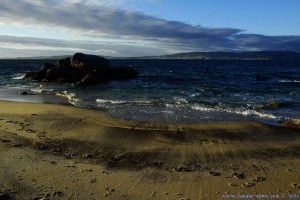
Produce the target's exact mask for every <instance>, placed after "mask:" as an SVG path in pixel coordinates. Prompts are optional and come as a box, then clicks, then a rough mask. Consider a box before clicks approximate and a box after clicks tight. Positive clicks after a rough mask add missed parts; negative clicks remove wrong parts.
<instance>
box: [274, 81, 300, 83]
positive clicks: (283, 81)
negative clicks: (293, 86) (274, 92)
mask: <svg viewBox="0 0 300 200" xmlns="http://www.w3.org/2000/svg"><path fill="white" fill-rule="evenodd" d="M278 82H279V83H300V81H299V80H279V81H278Z"/></svg>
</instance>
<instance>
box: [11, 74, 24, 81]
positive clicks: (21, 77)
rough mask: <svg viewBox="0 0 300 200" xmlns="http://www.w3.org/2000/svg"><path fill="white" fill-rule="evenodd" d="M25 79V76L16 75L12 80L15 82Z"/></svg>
mask: <svg viewBox="0 0 300 200" xmlns="http://www.w3.org/2000/svg"><path fill="white" fill-rule="evenodd" d="M24 77H25V75H24V74H15V75H13V78H12V79H14V80H22V79H23V78H24Z"/></svg>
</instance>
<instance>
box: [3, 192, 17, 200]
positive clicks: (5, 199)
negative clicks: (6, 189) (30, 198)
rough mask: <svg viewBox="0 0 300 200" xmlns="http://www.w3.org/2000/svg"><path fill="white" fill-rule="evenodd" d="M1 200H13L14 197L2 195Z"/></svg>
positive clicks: (6, 194)
mask: <svg viewBox="0 0 300 200" xmlns="http://www.w3.org/2000/svg"><path fill="white" fill-rule="evenodd" d="M0 199H1V200H13V199H14V198H13V196H12V195H11V194H8V193H0Z"/></svg>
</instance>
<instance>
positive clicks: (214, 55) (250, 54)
mask: <svg viewBox="0 0 300 200" xmlns="http://www.w3.org/2000/svg"><path fill="white" fill-rule="evenodd" d="M66 57H71V55H60V56H38V57H18V58H15V59H45V60H46V59H47V60H52V59H53V60H58V59H62V58H66ZM104 57H105V58H107V59H220V60H283V59H287V60H298V61H300V53H296V52H292V51H247V52H187V53H176V54H170V55H162V56H144V57H111V56H104Z"/></svg>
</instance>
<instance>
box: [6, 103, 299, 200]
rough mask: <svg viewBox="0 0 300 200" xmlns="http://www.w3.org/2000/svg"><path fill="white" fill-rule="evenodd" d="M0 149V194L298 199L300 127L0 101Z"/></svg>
mask: <svg viewBox="0 0 300 200" xmlns="http://www.w3.org/2000/svg"><path fill="white" fill-rule="evenodd" d="M0 152H1V153H0V163H1V165H0V180H1V181H0V199H4V198H7V199H35V200H37V199H79V200H81V199H116V200H117V199H118V200H119V199H133V200H135V199H170V200H173V199H183V200H186V199H190V200H194V199H213V200H215V199H242V197H243V196H242V195H249V196H248V197H249V199H251V198H252V199H255V198H259V195H264V196H266V195H269V196H266V197H268V198H263V199H272V198H273V199H274V198H275V197H276V198H277V197H278V198H277V199H289V198H290V197H291V195H294V196H295V197H297V198H299V199H300V168H299V166H300V131H299V129H296V128H285V127H279V126H271V125H267V124H263V123H258V122H240V123H226V124H160V123H154V122H151V123H149V122H136V121H126V120H121V119H113V118H110V117H107V116H105V115H104V114H101V113H100V112H99V111H94V110H89V109H83V108H78V107H73V106H67V105H54V104H33V103H14V102H6V101H0ZM251 195H252V196H251ZM261 197H262V196H261ZM244 199H245V198H244Z"/></svg>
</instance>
